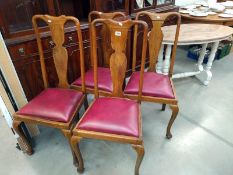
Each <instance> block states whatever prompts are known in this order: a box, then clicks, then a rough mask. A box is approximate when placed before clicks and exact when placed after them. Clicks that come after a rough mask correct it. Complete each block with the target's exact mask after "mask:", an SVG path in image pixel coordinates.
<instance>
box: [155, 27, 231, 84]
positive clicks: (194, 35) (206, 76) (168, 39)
mask: <svg viewBox="0 0 233 175" xmlns="http://www.w3.org/2000/svg"><path fill="white" fill-rule="evenodd" d="M175 29H176V26H173V25H172V26H165V27H163V28H162V31H163V35H164V38H163V44H162V46H161V49H160V53H159V56H158V63H157V65H156V72H158V73H163V74H168V70H169V65H170V56H171V48H172V45H173V43H174V36H175ZM232 34H233V28H231V27H228V26H223V25H215V24H182V25H181V28H180V35H179V39H178V45H192V44H202V50H201V53H200V56H199V58H198V62H197V64H195V65H194V70H192V71H191V72H184V73H179V74H174V75H173V76H172V78H182V77H189V76H196V77H197V78H198V79H199V80H201V82H203V84H204V85H208V84H209V82H210V80H211V78H212V72H211V67H212V64H213V61H214V57H215V54H216V52H217V49H218V45H219V42H220V41H222V40H225V39H228V38H230V37H231V36H232ZM209 43H211V44H212V47H211V53H210V56H209V59H208V62H207V64H206V66H204V65H203V60H204V57H205V52H206V48H207V45H208V44H209ZM165 45H167V47H166V50H165V60H163V53H164V48H165V47H164V46H165ZM176 59H177V58H176Z"/></svg>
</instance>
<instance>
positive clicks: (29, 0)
mask: <svg viewBox="0 0 233 175" xmlns="http://www.w3.org/2000/svg"><path fill="white" fill-rule="evenodd" d="M138 2H139V1H138ZM174 3H175V1H174V0H145V1H144V3H143V4H142V6H140V7H139V6H137V2H136V0H89V1H83V0H10V1H5V0H0V30H1V33H2V34H3V37H4V39H5V43H6V45H7V48H8V50H9V53H10V56H11V59H12V62H13V64H14V67H15V69H16V72H17V74H18V77H19V80H20V82H21V84H22V87H23V89H24V91H25V94H26V97H27V99H28V100H30V99H32V98H33V97H35V96H36V95H37V94H39V93H40V92H41V91H42V90H43V81H42V74H41V69H40V62H39V53H38V48H37V43H36V39H35V36H34V31H33V29H32V23H31V18H32V16H33V15H34V14H50V15H55V16H58V15H62V14H64V15H71V16H75V17H77V18H78V19H79V20H80V21H81V24H82V26H81V27H82V36H83V42H84V43H83V44H84V56H85V62H86V67H88V65H90V40H89V27H88V23H87V17H88V13H89V12H90V11H92V10H97V11H103V12H112V11H123V12H125V13H126V14H127V15H129V17H133V16H134V14H135V13H136V12H138V11H141V10H150V11H154V12H168V11H177V10H178V8H177V7H176V6H175V5H174ZM40 26H41V29H40V30H41V31H42V42H43V49H44V53H45V59H46V66H47V72H48V76H49V83H50V86H51V87H53V86H55V85H56V84H57V83H58V79H57V74H56V71H55V68H54V63H53V61H52V59H51V58H52V53H51V52H52V48H53V45H54V44H53V42H52V41H51V38H50V36H49V33H48V32H46V31H47V28H46V27H44V24H43V23H40ZM98 31H100V30H98ZM130 35H131V34H130ZM97 43H98V46H99V47H98V58H99V64H100V65H101V66H108V65H107V63H106V62H105V61H104V59H103V50H102V48H101V37H100V32H97ZM131 43H132V41H131V39H129V41H128V45H127V49H126V52H127V56H128V67H127V72H128V73H129V72H130V70H131V59H130V58H131V57H130V55H131V46H132V45H131ZM77 45H78V43H77V36H76V32H74V28H73V26H72V25H69V24H67V26H66V33H65V46H66V47H67V50H68V55H69V63H68V75H67V76H68V80H69V82H73V81H74V80H75V79H76V78H78V77H79V76H80V70H79V67H80V66H79V50H78V47H77ZM139 62H140V61H139Z"/></svg>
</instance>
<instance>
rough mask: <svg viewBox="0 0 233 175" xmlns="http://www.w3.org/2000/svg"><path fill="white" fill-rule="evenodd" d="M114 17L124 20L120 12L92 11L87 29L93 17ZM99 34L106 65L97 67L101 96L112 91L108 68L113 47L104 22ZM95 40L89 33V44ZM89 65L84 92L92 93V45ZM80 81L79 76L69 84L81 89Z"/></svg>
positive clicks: (124, 17)
mask: <svg viewBox="0 0 233 175" xmlns="http://www.w3.org/2000/svg"><path fill="white" fill-rule="evenodd" d="M96 18H98V19H114V20H125V19H126V16H125V14H124V13H122V12H113V13H102V12H98V11H92V12H90V13H89V15H88V22H89V30H90V29H91V25H90V24H91V22H92V21H93V19H96ZM100 36H101V40H102V42H101V46H102V48H101V49H102V51H103V53H102V55H103V60H104V62H105V63H106V66H107V67H99V66H98V69H97V71H98V75H99V82H98V87H99V93H100V94H101V95H103V96H110V95H111V94H112V91H113V83H112V78H111V72H110V69H109V58H110V56H111V54H112V52H113V49H112V48H111V47H110V33H109V30H108V28H107V27H106V26H105V24H102V26H101V30H100ZM94 40H96V38H93V39H92V36H91V35H90V41H91V42H90V44H92V42H93V41H94ZM90 55H91V58H90V60H91V66H90V68H89V70H87V71H86V73H85V85H86V92H87V93H89V94H94V71H93V54H92V47H91V54H90ZM81 85H82V81H81V78H78V79H77V80H75V81H74V82H73V83H72V84H71V88H73V89H76V90H81Z"/></svg>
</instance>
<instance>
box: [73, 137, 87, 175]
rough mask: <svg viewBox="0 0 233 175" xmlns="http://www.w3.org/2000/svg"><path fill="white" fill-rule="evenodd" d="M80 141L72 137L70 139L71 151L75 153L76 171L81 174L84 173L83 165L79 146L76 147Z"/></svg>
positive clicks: (78, 138) (79, 138)
mask: <svg viewBox="0 0 233 175" xmlns="http://www.w3.org/2000/svg"><path fill="white" fill-rule="evenodd" d="M80 140H81V137H78V136H72V138H71V146H72V150H73V152H74V153H75V155H76V158H77V160H78V166H77V171H78V172H79V173H82V172H83V171H84V163H83V158H82V154H81V152H80V149H79V145H78V143H79V142H80Z"/></svg>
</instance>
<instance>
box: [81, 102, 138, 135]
mask: <svg viewBox="0 0 233 175" xmlns="http://www.w3.org/2000/svg"><path fill="white" fill-rule="evenodd" d="M138 123H139V104H138V103H137V102H136V101H133V100H128V99H123V98H98V99H96V100H95V101H94V102H93V105H92V106H90V107H89V110H88V111H87V113H86V114H85V115H84V116H83V118H82V120H81V122H80V123H79V124H78V126H77V129H81V130H88V131H96V132H104V133H110V134H118V135H124V136H133V137H138V136H139V126H138Z"/></svg>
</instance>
